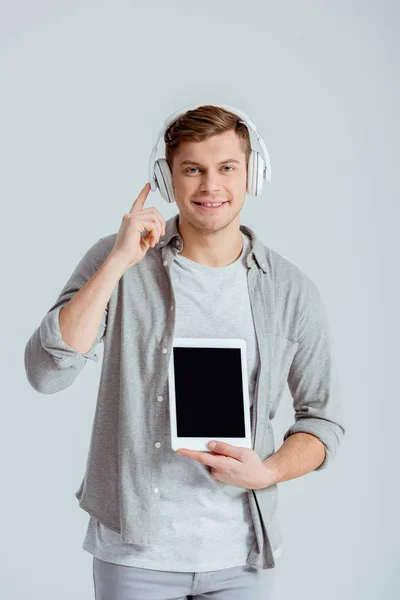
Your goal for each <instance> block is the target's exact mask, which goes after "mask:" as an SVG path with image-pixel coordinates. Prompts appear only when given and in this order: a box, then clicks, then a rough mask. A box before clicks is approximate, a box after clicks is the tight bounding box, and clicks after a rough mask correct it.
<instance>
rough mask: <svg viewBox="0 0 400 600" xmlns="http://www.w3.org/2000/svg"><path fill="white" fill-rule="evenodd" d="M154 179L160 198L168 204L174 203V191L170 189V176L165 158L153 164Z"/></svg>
mask: <svg viewBox="0 0 400 600" xmlns="http://www.w3.org/2000/svg"><path fill="white" fill-rule="evenodd" d="M154 179H155V180H156V182H157V187H158V189H159V190H160V194H161V196H162V197H163V198H164V200H166V201H167V202H168V203H172V202H175V194H174V189H173V187H172V174H171V169H170V168H169V164H168V162H167V160H166V159H165V158H159V159H158V160H156V162H155V164H154Z"/></svg>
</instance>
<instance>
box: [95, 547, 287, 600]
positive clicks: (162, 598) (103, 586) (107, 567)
mask: <svg viewBox="0 0 400 600" xmlns="http://www.w3.org/2000/svg"><path fill="white" fill-rule="evenodd" d="M275 575H276V567H275V568H274V569H266V570H258V569H254V568H253V567H250V565H247V564H246V565H243V566H240V567H231V568H229V569H219V570H218V571H204V572H200V573H188V572H183V571H177V572H175V571H157V570H155V569H143V568H139V567H131V566H126V565H118V564H115V563H110V562H105V561H103V560H100V559H99V558H96V557H95V556H94V557H93V582H94V590H95V600H189V599H196V600H206V599H207V598H209V599H211V598H212V600H249V599H250V598H251V600H274V582H275Z"/></svg>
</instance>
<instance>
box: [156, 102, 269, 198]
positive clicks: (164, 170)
mask: <svg viewBox="0 0 400 600" xmlns="http://www.w3.org/2000/svg"><path fill="white" fill-rule="evenodd" d="M199 106H203V105H201V104H198V105H196V106H187V107H186V108H184V109H182V110H179V111H177V112H175V113H173V114H172V115H170V116H169V117H168V119H166V121H164V125H163V127H162V129H161V131H160V133H159V135H158V138H157V142H156V145H155V146H154V148H153V150H152V152H151V155H150V163H149V182H150V186H151V190H152V191H153V192H155V191H156V190H157V189H159V190H160V194H161V196H162V197H163V198H164V200H166V201H167V202H169V203H171V202H176V200H175V194H174V190H173V187H172V175H171V169H170V168H169V164H168V162H167V160H166V159H165V158H159V159H158V160H155V157H156V154H157V148H158V144H159V142H160V139H161V138H162V137H163V136H164V133H165V131H166V130H167V129H168V127H169V126H170V125H171V123H173V122H174V121H176V119H178V118H179V117H180V116H181V115H183V114H185V113H186V112H187V111H188V110H194V109H195V108H199ZM213 106H218V107H220V108H224V109H226V110H228V111H230V112H232V113H234V114H235V115H237V116H238V117H240V122H241V123H244V124H245V125H246V127H247V129H248V130H249V133H250V129H252V130H253V131H254V133H255V134H256V136H257V140H258V142H259V144H260V146H261V148H262V152H263V155H261V154H260V153H259V152H257V150H254V149H253V147H252V150H251V153H250V156H249V162H248V174H247V178H248V181H247V193H248V194H250V195H251V196H259V195H260V194H261V190H262V187H263V179H265V181H271V163H270V160H269V154H268V150H267V148H266V146H265V144H264V142H263V140H262V139H261V138H260V136H259V135H258V133H257V129H256V127H255V125H253V123H252V122H251V121H250V119H249V118H248V117H247V115H245V114H244V112H242V111H240V110H238V109H237V108H235V107H233V106H229V105H228V104H213ZM250 143H251V140H250Z"/></svg>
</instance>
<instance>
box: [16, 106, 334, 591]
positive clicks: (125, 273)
mask: <svg viewBox="0 0 400 600" xmlns="http://www.w3.org/2000/svg"><path fill="white" fill-rule="evenodd" d="M164 139H165V142H166V144H167V147H166V158H167V160H168V164H169V166H170V169H171V176H172V183H173V190H174V195H175V199H176V203H177V206H178V210H179V213H178V215H177V216H175V217H173V218H172V219H169V220H168V221H167V222H165V221H164V219H163V218H162V217H161V215H160V214H159V212H158V211H157V210H156V209H155V208H144V204H145V201H146V198H147V196H148V193H149V190H150V187H149V184H146V185H145V187H144V188H143V190H142V191H141V193H140V194H139V196H138V198H137V199H136V200H135V202H134V203H133V205H132V207H131V209H130V211H129V213H127V214H126V215H124V217H123V219H122V223H121V227H120V230H119V232H118V234H111V235H109V236H107V237H105V238H101V239H100V240H99V241H98V242H97V243H96V244H94V246H92V248H90V249H89V250H88V252H87V253H86V254H85V256H84V257H83V258H82V260H81V261H80V263H79V264H78V266H77V267H76V269H75V271H74V272H73V273H72V275H71V277H70V278H69V280H68V282H67V283H66V285H65V286H64V288H63V290H62V291H61V293H60V295H59V297H58V299H57V302H56V303H55V304H54V305H53V307H52V308H51V309H50V310H49V312H48V313H47V315H46V316H45V317H44V319H43V321H42V323H41V325H40V327H39V328H38V329H37V330H36V331H35V332H34V333H33V335H32V336H31V338H30V340H29V341H28V343H27V346H26V350H25V367H26V372H27V376H28V379H29V381H30V383H31V384H32V386H33V387H34V388H35V389H36V390H38V391H39V392H41V393H56V392H57V391H60V390H62V389H65V388H66V387H68V386H69V385H71V384H72V383H73V382H74V381H75V379H76V378H77V376H78V374H79V372H80V371H81V370H82V368H83V367H84V365H85V364H86V361H87V359H91V360H94V361H97V360H98V358H97V355H96V354H95V350H96V346H97V344H98V343H99V342H100V341H103V342H104V359H103V365H102V373H101V380H100V387H99V395H98V401H97V408H96V414H95V420H94V424H93V430H92V439H91V445H90V450H89V457H88V462H87V470H86V473H85V477H84V479H83V481H82V483H81V486H80V488H79V490H78V491H77V492H76V496H77V498H78V500H79V503H80V506H81V507H82V508H83V509H84V510H86V511H87V512H88V513H89V515H90V521H89V524H88V529H87V533H86V537H85V540H84V543H83V548H84V549H85V550H87V551H88V552H90V553H92V554H93V557H94V558H93V575H94V586H95V591H96V595H98V599H100V598H101V599H102V600H111V599H112V600H128V598H129V600H131V599H134V598H140V599H146V598H149V599H150V598H151V599H152V600H169V599H170V600H172V599H182V600H184V599H185V598H188V597H193V598H196V597H197V594H198V595H200V594H201V598H206V597H208V594H209V596H210V598H211V597H212V598H213V600H228V599H229V600H235V599H246V600H247V599H248V598H252V599H256V598H264V599H268V598H270V599H271V598H273V583H274V577H273V576H274V573H275V569H274V567H275V559H276V558H277V557H278V556H279V555H280V553H281V548H282V545H281V535H280V529H279V524H278V521H277V515H276V508H277V484H278V483H280V482H282V481H287V480H289V479H292V478H294V477H299V476H301V475H304V474H306V473H308V472H310V471H313V470H320V469H322V468H326V466H327V465H328V464H330V462H331V460H332V459H333V457H334V455H335V453H336V450H337V447H338V445H339V442H340V440H341V438H342V437H343V435H344V427H343V419H342V416H341V403H340V395H339V390H338V383H337V377H336V371H335V366H334V356H333V349H332V343H331V340H330V335H329V327H328V323H327V318H326V314H325V311H324V308H323V304H322V301H321V298H320V295H319V293H318V290H317V288H316V286H315V284H314V283H313V282H312V281H311V279H310V278H309V277H307V275H305V274H304V273H302V272H301V271H300V269H298V267H296V266H295V265H293V264H292V263H290V262H289V261H288V260H287V259H285V258H284V257H282V256H280V255H279V254H278V253H276V252H274V251H273V250H271V249H269V248H267V247H265V246H264V245H263V244H262V243H261V241H260V239H259V238H258V237H257V235H256V234H255V232H254V231H253V230H251V229H250V228H248V227H246V226H244V225H241V224H240V211H241V208H242V206H243V204H244V201H245V196H246V189H247V179H248V157H249V153H250V149H251V146H250V140H249V137H248V131H247V129H246V127H243V126H242V125H241V124H240V123H239V121H238V118H237V116H236V115H234V114H232V113H230V112H229V111H225V110H224V109H221V108H217V107H212V106H205V107H200V108H198V109H196V110H193V111H189V112H188V113H187V114H186V115H184V116H183V117H181V118H180V119H178V120H177V122H176V123H174V124H173V125H171V126H170V127H169V130H168V131H167V132H166V134H165V138H164ZM210 203H217V204H219V203H222V204H221V205H219V206H217V207H213V206H204V204H210ZM173 337H239V338H243V339H245V340H246V347H247V359H248V373H249V398H250V405H251V416H252V441H253V449H246V448H240V447H235V446H232V445H229V444H223V443H217V446H216V447H215V448H213V449H212V451H211V452H209V453H208V452H194V451H189V450H187V449H181V450H180V451H179V452H174V451H173V450H172V449H171V445H170V423H169V419H170V417H169V411H168V386H167V369H168V361H169V356H170V351H171V344H172V339H173ZM199 376H200V377H206V376H207V365H204V364H202V365H199ZM225 376H226V377H229V373H227V374H225ZM286 381H287V382H288V384H289V387H290V391H291V393H292V396H293V400H294V408H295V416H296V421H295V423H294V424H293V425H292V427H291V428H290V429H289V430H288V431H287V432H286V434H285V437H284V443H283V445H282V446H281V447H280V448H279V450H278V451H276V452H275V451H274V450H275V448H274V439H273V430H272V426H271V420H272V418H273V417H274V415H275V413H276V410H277V408H278V405H279V400H280V397H281V395H282V392H283V389H284V384H285V382H286ZM194 385H195V382H194ZM227 418H229V415H227ZM214 441H217V442H218V440H214ZM210 450H211V446H210ZM189 594H192V596H189Z"/></svg>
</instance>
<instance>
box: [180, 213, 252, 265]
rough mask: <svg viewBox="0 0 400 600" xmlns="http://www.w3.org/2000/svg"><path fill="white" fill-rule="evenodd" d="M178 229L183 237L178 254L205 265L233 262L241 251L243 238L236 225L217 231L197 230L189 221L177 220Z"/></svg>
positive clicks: (232, 224)
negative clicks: (180, 250)
mask: <svg viewBox="0 0 400 600" xmlns="http://www.w3.org/2000/svg"><path fill="white" fill-rule="evenodd" d="M178 230H179V233H180V235H181V237H182V239H183V248H182V252H180V256H184V257H185V258H188V259H189V260H192V261H193V262H197V263H199V264H201V265H205V266H207V267H226V266H228V265H230V264H232V263H234V262H235V261H236V260H237V259H238V258H239V256H240V255H241V253H242V250H243V238H242V234H241V232H240V222H239V223H238V225H236V226H235V224H234V223H233V222H232V223H231V224H230V226H228V227H224V228H223V229H220V230H219V231H209V232H204V231H198V230H195V229H194V228H193V227H192V226H191V225H190V224H189V223H185V222H184V221H181V219H180V218H179V220H178Z"/></svg>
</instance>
